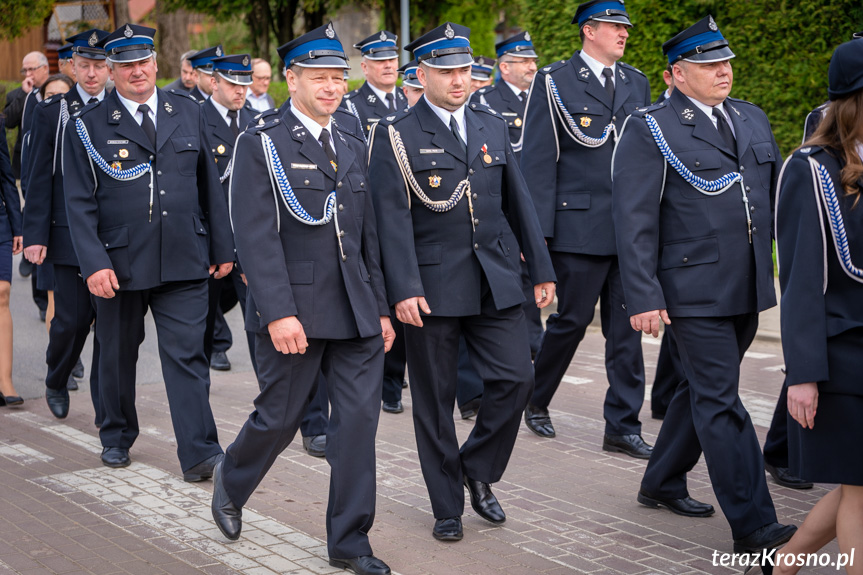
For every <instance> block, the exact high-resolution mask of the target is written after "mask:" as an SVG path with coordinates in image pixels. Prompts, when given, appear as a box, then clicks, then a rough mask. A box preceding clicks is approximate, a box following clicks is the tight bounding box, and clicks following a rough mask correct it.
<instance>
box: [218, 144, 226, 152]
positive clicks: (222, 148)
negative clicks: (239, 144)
mask: <svg viewBox="0 0 863 575" xmlns="http://www.w3.org/2000/svg"><path fill="white" fill-rule="evenodd" d="M216 151H217V152H219V153H220V154H224V153H225V146H224V145H222V144H219V147H218V148H216Z"/></svg>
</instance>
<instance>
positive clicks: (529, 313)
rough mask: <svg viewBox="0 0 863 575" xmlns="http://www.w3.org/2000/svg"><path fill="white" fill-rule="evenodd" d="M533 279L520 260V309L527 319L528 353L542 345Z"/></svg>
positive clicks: (540, 316) (540, 318)
mask: <svg viewBox="0 0 863 575" xmlns="http://www.w3.org/2000/svg"><path fill="white" fill-rule="evenodd" d="M533 288H534V284H533V280H531V279H530V272H529V271H528V269H527V263H525V262H521V291H522V292H524V303H523V304H521V309H522V311H523V312H524V317H525V319H527V335H528V339H529V340H530V353H531V354H533V355H536V353H537V352H538V351H539V348H540V346H541V345H542V335H543V329H542V315H541V313H540V310H539V308H538V307H536V296H535V295H534V294H533Z"/></svg>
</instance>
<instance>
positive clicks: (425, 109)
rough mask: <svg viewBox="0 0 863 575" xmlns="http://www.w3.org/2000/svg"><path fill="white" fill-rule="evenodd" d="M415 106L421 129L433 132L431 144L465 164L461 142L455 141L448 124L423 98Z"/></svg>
mask: <svg viewBox="0 0 863 575" xmlns="http://www.w3.org/2000/svg"><path fill="white" fill-rule="evenodd" d="M415 108H416V115H417V119H418V120H419V122H420V125H421V126H422V129H423V131H424V132H428V133H430V134H434V136H433V137H432V145H434V146H435V147H437V148H441V149H443V150H444V151H445V152H446V153H447V154H449V155H450V156H452V157H454V158H455V159H457V160H458V161H459V162H461V163H463V164H466V161H467V159H466V158H465V156H464V154H462V152H461V144H460V143H459V142H458V141H456V139H455V136H454V135H453V133H452V132H451V131H450V128H449V126H445V125H444V123H443V121H441V119H440V118H439V117H438V115H437V114H435V113H434V112H433V111H432V109H431V108H429V105H428V103H426V101H425V98H420V100H419V102H417V105H416V106H415Z"/></svg>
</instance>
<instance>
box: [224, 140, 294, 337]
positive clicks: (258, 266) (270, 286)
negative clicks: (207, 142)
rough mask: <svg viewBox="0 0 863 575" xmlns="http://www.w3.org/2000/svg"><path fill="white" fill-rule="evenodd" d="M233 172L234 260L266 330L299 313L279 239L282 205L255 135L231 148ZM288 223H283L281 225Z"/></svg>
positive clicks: (259, 142) (231, 196)
mask: <svg viewBox="0 0 863 575" xmlns="http://www.w3.org/2000/svg"><path fill="white" fill-rule="evenodd" d="M234 166H235V167H234V172H233V175H232V176H231V188H230V192H229V193H230V199H231V213H230V215H231V224H232V226H233V229H234V240H235V241H236V244H237V257H238V259H239V261H241V262H243V273H245V274H246V280H247V281H248V283H249V291H250V292H251V294H252V298H253V299H254V302H255V306H256V307H257V309H258V313H259V314H260V318H261V325H267V324H269V323H271V322H273V321H275V320H277V319H282V318H285V317H290V316H295V315H297V313H298V310H297V305H296V303H295V302H294V294H293V291H292V290H291V280H290V277H289V276H288V268H287V265H286V263H285V251H284V249H283V247H282V240H281V237H280V235H279V227H278V226H279V213H280V212H281V211H282V208H281V199H279V198H276V196H275V194H274V193H273V188H272V185H271V184H270V178H269V167H268V166H267V161H266V158H265V157H264V150H263V149H262V148H261V141H260V139H259V137H258V136H257V135H255V134H253V133H250V132H244V133H242V134H240V137H239V138H238V139H237V143H236V146H235V148H234ZM283 216H284V217H288V218H289V217H290V216H287V215H285V214H283ZM289 223H290V222H286V221H284V218H283V219H282V222H281V225H283V226H284V225H289Z"/></svg>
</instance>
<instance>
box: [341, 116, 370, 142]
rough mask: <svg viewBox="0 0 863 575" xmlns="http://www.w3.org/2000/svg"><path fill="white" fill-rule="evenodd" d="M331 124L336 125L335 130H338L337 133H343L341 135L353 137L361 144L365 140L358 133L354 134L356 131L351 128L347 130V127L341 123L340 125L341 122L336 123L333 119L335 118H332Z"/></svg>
mask: <svg viewBox="0 0 863 575" xmlns="http://www.w3.org/2000/svg"><path fill="white" fill-rule="evenodd" d="M333 124H334V125H335V127H336V131H338V133H339V134H341V135H343V136H350V137H352V138H353V139H355V140H357V141H358V142H360V143H361V144H363V145H365V143H366V141H365V139H364V138H363V136H361V135H360V134H356V133H354V132H353V131H352V130H349V129H347V128H344V127H342V125H341V124H339V123H337V122H336V121H335V119H333Z"/></svg>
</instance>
